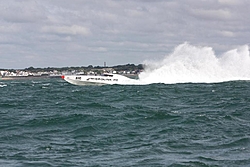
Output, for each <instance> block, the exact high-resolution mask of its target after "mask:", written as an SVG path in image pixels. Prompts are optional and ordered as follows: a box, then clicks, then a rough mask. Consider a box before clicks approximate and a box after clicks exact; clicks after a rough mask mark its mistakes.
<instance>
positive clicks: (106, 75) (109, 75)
mask: <svg viewBox="0 0 250 167" xmlns="http://www.w3.org/2000/svg"><path fill="white" fill-rule="evenodd" d="M103 76H105V77H113V75H111V74H103Z"/></svg>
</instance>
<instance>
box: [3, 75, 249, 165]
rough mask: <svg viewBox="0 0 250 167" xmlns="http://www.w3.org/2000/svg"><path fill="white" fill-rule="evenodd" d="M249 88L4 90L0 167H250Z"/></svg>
mask: <svg viewBox="0 0 250 167" xmlns="http://www.w3.org/2000/svg"><path fill="white" fill-rule="evenodd" d="M249 96H250V82H247V81H234V82H224V83H216V84H170V85H166V84H152V85H144V86H119V85H105V86H82V87H80V86H74V85H71V84H68V83H66V82H65V81H63V80H60V79H43V80H17V81H1V82H0V150H1V152H0V166H7V167H10V166H13V167H19V166H25V167H26V166H69V167H71V166H204V167H206V166H250V97H249Z"/></svg>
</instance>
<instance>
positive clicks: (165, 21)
mask: <svg viewBox="0 0 250 167" xmlns="http://www.w3.org/2000/svg"><path fill="white" fill-rule="evenodd" d="M249 40H250V1H249V0H1V1H0V68H26V67H30V66H33V67H64V66H88V65H94V66H96V65H100V66H103V64H104V62H106V63H107V65H108V66H112V65H118V64H127V63H134V64H139V63H142V62H143V61H144V60H149V59H153V60H157V59H162V58H163V57H164V55H167V54H169V53H171V52H172V51H173V50H174V48H175V47H176V46H178V45H179V44H182V43H184V42H186V41H187V42H189V43H190V44H192V45H198V46H210V47H213V49H214V51H215V52H216V53H218V54H219V53H222V52H224V51H227V50H229V49H234V48H236V47H237V46H239V45H245V44H249Z"/></svg>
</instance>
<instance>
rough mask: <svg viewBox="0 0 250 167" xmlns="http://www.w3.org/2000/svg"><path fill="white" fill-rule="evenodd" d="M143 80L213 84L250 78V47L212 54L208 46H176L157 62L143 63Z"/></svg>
mask: <svg viewBox="0 0 250 167" xmlns="http://www.w3.org/2000/svg"><path fill="white" fill-rule="evenodd" d="M144 64H145V71H144V72H142V73H141V74H140V75H139V79H140V81H141V82H143V83H166V84H171V83H214V82H225V81H233V80H250V55H249V46H248V45H243V46H240V47H238V48H236V49H233V50H230V51H228V52H225V53H223V54H222V55H219V56H217V55H215V53H214V51H213V49H212V48H211V47H197V46H193V45H190V44H188V43H184V44H181V45H179V46H177V47H176V48H175V49H174V51H173V52H172V53H171V54H169V55H167V56H166V57H165V58H164V59H163V60H161V61H159V62H149V61H148V62H147V61H146V62H144Z"/></svg>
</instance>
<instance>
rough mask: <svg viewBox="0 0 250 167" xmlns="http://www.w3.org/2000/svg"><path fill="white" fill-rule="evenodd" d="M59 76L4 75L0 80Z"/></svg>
mask: <svg viewBox="0 0 250 167" xmlns="http://www.w3.org/2000/svg"><path fill="white" fill-rule="evenodd" d="M60 77H61V76H4V77H0V81H1V80H21V79H40V78H60Z"/></svg>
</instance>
